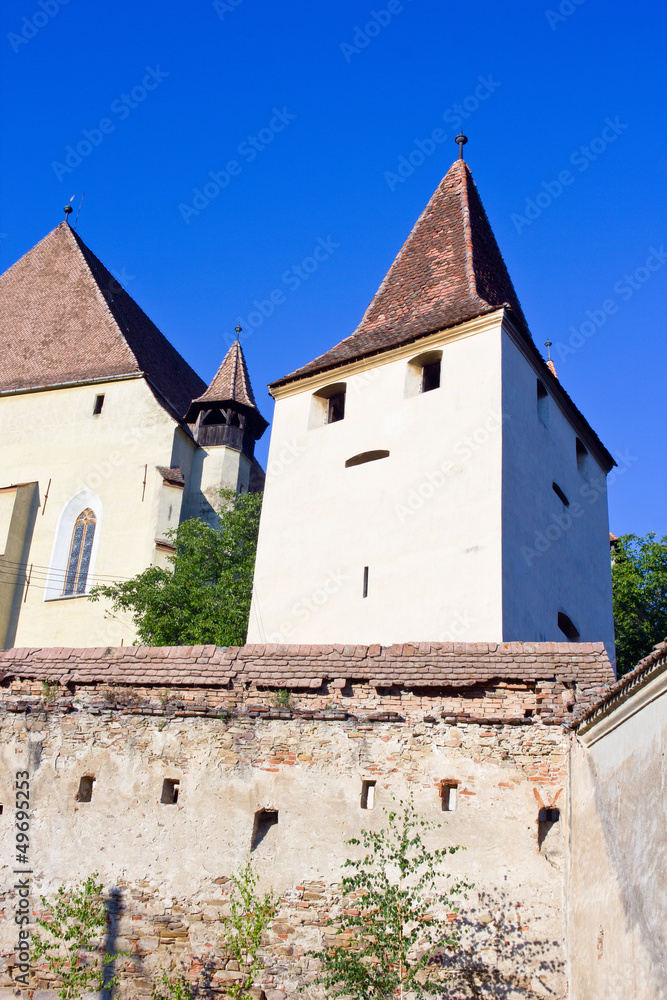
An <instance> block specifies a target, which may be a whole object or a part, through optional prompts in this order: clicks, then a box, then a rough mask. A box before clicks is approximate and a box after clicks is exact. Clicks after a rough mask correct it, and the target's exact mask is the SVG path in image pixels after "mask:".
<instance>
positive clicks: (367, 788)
mask: <svg viewBox="0 0 667 1000" xmlns="http://www.w3.org/2000/svg"><path fill="white" fill-rule="evenodd" d="M376 784H377V782H375V781H362V782H361V808H362V809H373V807H374V806H375V785H376Z"/></svg>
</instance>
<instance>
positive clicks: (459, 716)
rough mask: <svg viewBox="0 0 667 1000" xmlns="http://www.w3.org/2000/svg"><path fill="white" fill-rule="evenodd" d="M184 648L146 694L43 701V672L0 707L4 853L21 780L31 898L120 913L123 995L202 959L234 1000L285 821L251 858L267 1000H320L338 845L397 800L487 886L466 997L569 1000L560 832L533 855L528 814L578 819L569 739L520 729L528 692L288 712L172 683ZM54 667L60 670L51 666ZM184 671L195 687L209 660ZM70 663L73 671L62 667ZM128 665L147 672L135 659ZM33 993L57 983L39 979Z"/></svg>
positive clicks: (275, 840)
mask: <svg viewBox="0 0 667 1000" xmlns="http://www.w3.org/2000/svg"><path fill="white" fill-rule="evenodd" d="M205 648H206V647H198V649H200V650H201V649H205ZM195 649H197V648H195ZM82 652H83V653H90V654H91V655H95V653H96V651H92V650H91V651H82ZM174 652H175V658H174V659H173V660H172V658H171V652H170V651H160V650H156V651H150V650H149V651H147V659H146V660H145V661H144V667H145V668H146V669H147V670H148V671H149V672H150V674H151V676H152V677H153V680H152V681H151V682H150V683H148V684H146V683H144V684H142V683H141V682H140V681H139V682H138V683H136V684H132V685H119V684H118V683H114V682H112V683H111V684H108V685H103V684H81V683H77V682H70V684H69V690H67V689H61V690H62V693H61V695H60V697H58V698H56V699H55V700H54V701H52V702H50V703H49V704H45V703H44V701H43V699H40V695H41V680H40V678H39V676H35V677H34V678H33V679H32V680H30V679H25V680H18V679H17V680H14V681H12V683H11V685H10V686H9V687H7V684H5V690H4V691H3V692H2V702H1V704H0V761H1V762H2V763H1V766H0V799H1V801H3V802H4V803H5V811H4V815H3V820H5V822H4V823H3V825H2V837H1V848H2V857H3V858H4V859H7V858H11V857H12V856H13V851H14V836H15V831H14V829H13V810H12V808H11V803H12V800H13V794H14V793H13V779H14V775H15V773H16V772H17V771H24V770H27V771H28V773H29V781H30V789H31V821H30V822H31V834H30V836H31V841H30V843H31V854H30V867H31V869H32V873H31V875H30V886H31V900H32V906H33V909H34V911H35V912H36V913H38V912H39V894H40V893H43V894H46V895H49V896H50V895H52V894H53V893H54V892H55V891H56V889H57V887H58V886H59V885H60V884H61V883H63V882H64V883H66V884H68V885H72V884H73V883H74V882H75V881H76V880H77V879H81V878H83V877H85V876H87V875H88V874H90V873H91V872H92V871H97V872H99V874H100V878H101V880H102V881H103V882H104V884H105V886H106V887H107V889H108V890H111V889H112V888H115V889H116V890H117V891H118V892H119V894H120V901H121V903H122V906H123V912H122V915H121V919H120V924H119V937H118V939H117V941H116V946H117V947H118V948H120V949H125V950H127V951H130V952H132V956H133V957H132V958H131V959H129V960H127V961H124V962H123V963H122V969H123V985H122V988H121V993H120V996H121V997H122V998H127V1000H130V998H134V997H137V996H141V995H147V994H149V993H150V979H151V976H152V975H153V974H154V973H155V972H156V971H157V969H158V967H159V966H160V965H162V966H165V967H175V968H180V963H181V962H183V963H184V964H185V966H186V968H193V966H194V970H195V971H196V969H197V967H201V963H202V962H204V961H211V962H212V963H213V965H214V968H215V972H214V976H213V987H214V989H215V990H216V992H222V991H224V986H225V983H226V982H228V981H229V979H230V978H233V975H232V974H230V973H231V970H228V969H227V970H226V969H225V968H224V967H223V966H224V963H223V962H222V961H221V957H222V956H221V949H220V947H219V935H220V932H221V922H220V916H221V914H222V913H223V912H225V905H226V901H227V899H228V890H229V883H228V879H229V876H230V875H231V874H233V873H235V872H236V871H238V868H239V867H240V866H241V865H242V864H243V863H244V862H245V859H246V858H247V856H248V852H249V849H250V846H251V838H252V831H253V823H254V816H255V813H256V812H257V811H258V810H261V809H272V810H276V811H277V812H278V824H277V825H276V826H274V827H272V828H271V830H270V831H269V834H268V836H267V837H266V839H265V840H264V841H263V842H262V844H261V845H260V846H259V847H258V848H257V849H256V850H255V851H254V852H253V857H254V860H255V862H256V865H257V869H258V871H259V873H260V875H261V880H262V881H261V888H268V887H269V886H271V887H273V888H274V889H275V890H276V892H277V893H278V895H279V906H278V913H277V915H276V919H275V920H274V921H273V923H272V925H271V927H270V929H269V931H268V934H267V937H266V942H265V949H264V951H265V955H266V971H265V973H264V974H263V975H262V977H261V983H262V987H263V988H264V989H265V991H266V992H267V998H268V1000H285V998H286V997H287V998H289V997H296V996H298V995H305V996H306V997H313V998H315V997H318V998H319V997H323V992H322V991H321V990H318V989H317V988H315V987H314V986H313V979H314V978H315V975H316V972H317V962H316V960H314V959H312V957H310V956H309V955H308V954H307V953H308V952H309V951H310V950H311V949H317V948H319V947H320V946H321V944H322V941H323V939H324V933H325V925H326V921H327V918H328V916H329V914H333V915H335V914H336V913H337V912H339V909H340V905H341V900H340V896H339V894H338V889H337V886H338V882H339V878H340V875H341V870H340V866H341V864H342V862H343V861H344V860H345V859H346V858H347V857H348V856H349V851H350V848H348V847H346V845H345V843H344V842H345V840H346V839H349V838H350V837H353V836H356V835H358V833H359V831H360V829H361V828H362V827H364V828H367V829H376V830H377V829H380V828H381V827H382V825H383V824H384V823H386V819H385V817H384V814H383V812H382V809H383V807H387V806H389V805H391V804H392V799H391V796H392V795H393V796H396V797H397V798H399V799H405V798H406V797H407V796H408V795H409V794H410V793H412V794H413V795H414V800H415V804H416V806H417V808H418V811H419V813H420V815H421V816H422V817H423V818H424V819H427V820H429V821H431V822H433V823H436V824H438V823H439V824H441V828H440V829H439V830H436V831H434V832H432V833H429V834H427V837H426V839H427V843H428V845H429V846H430V847H442V846H444V845H453V844H460V845H462V846H464V847H465V848H466V850H465V851H460V852H458V853H457V854H454V855H452V856H451V865H450V871H451V873H452V874H453V876H460V877H463V878H465V879H467V880H468V881H471V882H474V883H475V888H474V889H473V890H472V891H471V893H470V897H469V899H468V900H467V901H465V900H464V901H463V902H462V903H461V908H460V915H459V916H458V917H453V922H454V925H455V926H456V927H458V928H459V929H460V930H461V931H462V932H463V942H464V944H463V949H462V954H461V956H460V958H459V959H458V961H457V963H456V964H457V967H458V968H459V969H460V970H463V971H464V972H465V975H459V978H458V979H457V980H456V981H457V983H458V984H459V990H458V991H457V995H459V996H462V997H466V996H473V995H479V992H476V993H473V992H472V989H471V987H470V983H471V982H477V983H479V982H484V983H485V984H486V992H485V994H484V995H488V996H498V997H501V996H502V997H503V998H505V1000H510V998H511V1000H518V998H519V997H524V996H525V995H526V992H525V991H526V990H527V989H530V990H532V991H533V993H532V995H533V996H538V997H540V996H543V997H547V996H548V997H554V996H562V995H564V992H565V989H566V984H565V977H564V952H563V946H562V940H563V914H562V864H563V862H562V844H561V842H560V835H559V832H558V831H554V836H553V838H552V840H551V843H550V844H549V847H548V851H547V850H546V849H545V848H544V845H543V847H542V850H540V848H539V846H538V823H537V817H538V809H539V801H538V800H540V799H543V800H545V801H552V800H553V799H554V798H557V799H558V803H559V806H560V808H561V810H562V815H563V817H564V818H565V817H566V816H567V809H568V807H567V792H566V788H565V761H566V756H565V753H566V740H567V738H566V736H565V735H564V734H563V731H562V729H561V727H560V726H559V725H558V724H556V725H549V724H545V722H544V721H542V720H540V719H537V720H531V719H527V720H526V719H524V720H523V721H522V722H520V721H519V719H520V718H521V716H523V714H524V713H525V711H526V710H527V709H526V706H528V705H530V706H531V709H530V710H531V711H533V712H534V711H535V709H536V702H535V693H534V690H531V686H530V684H522V683H520V682H518V683H514V684H513V683H502V682H501V683H498V682H488V683H485V684H481V686H480V687H478V689H477V690H476V692H474V693H473V692H472V691H471V692H461V691H459V692H455V691H453V690H452V689H451V688H449V689H447V688H442V687H439V688H435V687H434V688H432V689H423V690H421V691H415V690H408V689H406V688H405V687H403V686H401V685H398V686H396V687H394V688H393V689H392V690H387V691H385V692H382V691H379V690H377V689H376V688H374V687H372V686H370V685H369V684H368V683H367V682H361V681H359V682H351V683H349V684H347V685H346V687H345V689H343V688H340V687H338V688H336V687H332V686H331V685H329V687H328V689H327V687H326V686H322V685H320V687H317V688H316V687H314V683H313V684H311V685H310V687H305V688H301V689H298V690H294V692H293V701H292V706H291V708H276V706H275V694H276V691H275V688H274V689H267V688H262V687H255V686H254V685H253V686H252V687H250V688H249V686H248V685H247V684H245V683H240V684H237V683H236V682H234V683H230V684H229V686H228V687H226V688H225V687H221V686H218V687H217V688H216V687H212V688H205V687H201V686H200V687H194V686H190V687H189V686H188V685H187V682H186V683H180V684H179V685H178V686H174V685H173V682H172V683H170V682H169V679H168V678H169V674H172V675H173V674H174V671H177V672H178V671H179V670H180V676H181V678H183V677H184V675H185V670H184V669H183V666H181V664H180V662H179V660H178V656H179V651H178V650H175V651H174ZM528 652H529V651H528ZM52 653H53V658H52V659H51V660H50V661H48V662H49V663H50V667H51V669H54V668H56V667H57V666H58V662H59V661H58V657H59V656H60V654H61V651H59V650H55V651H52ZM65 655H66V654H65ZM338 655H339V654H338ZM526 655H528V653H526ZM533 655H534V654H533ZM158 656H166V657H168V659H167V660H166V661H162V664H161V663H160V662H159V661H158ZM181 656H182V657H183V665H185V664H186V663H189V667H188V672H192V673H194V672H196V666H195V662H196V656H197V653H196V652H194V651H188V650H184V651H182V652H181ZM151 657H153V659H152V660H151ZM46 662H47V661H46V659H45V663H46ZM93 662H94V661H93ZM170 662H172V663H173V667H172V669H171V671H167V670H166V669H164V670H163V669H162V667H163V668H166V667H168V666H169V663H170ZM3 666H4V667H5V668H6V667H7V664H4V663H3ZM62 667H63V668H64V669H66V670H67V671H71V670H72V669H73V670H74V674H72V673H69V674H68V676H74V675H75V674H76V665H75V664H73V663H72V662H69V663H67V662H63V664H62ZM157 667H161V669H160V670H156V668H157ZM135 669H137V670H138V671H139V673H140V672H141V671H142V669H143V668H142V666H141V665H140V663H139V661H138V660H137V666H136V668H135ZM161 673H162V674H163V675H164V678H165V681H166V683H165V684H164V685H163V684H161V683H160V682H159V681H158V680H157V678H158V676H159V675H160V674H161ZM318 683H320V682H318ZM560 687H562V685H558V687H557V689H556V691H555V692H553V684H552V685H551V688H548V689H549V691H550V695H549V697H551V698H555V699H556V700H558V699H559V695H558V689H559V688H560ZM542 704H544V702H543V703H542ZM485 717H487V721H485ZM84 775H89V776H91V777H94V784H93V794H92V800H91V801H90V802H87V803H84V802H80V801H77V798H76V795H77V791H78V788H79V781H80V779H81V777H82V776H84ZM166 778H167V779H171V780H178V781H179V794H178V801H177V803H176V804H174V805H165V804H162V803H161V802H160V799H161V794H162V787H163V781H164V780H165V779H166ZM364 779H365V780H374V781H376V783H377V784H376V798H375V805H374V808H373V809H372V810H369V809H366V810H364V809H362V808H361V783H362V780H364ZM443 781H451V782H458V789H457V791H458V794H457V796H456V808H455V810H454V811H451V812H443V810H442V798H441V794H440V790H441V785H442V783H443ZM11 867H12V866H11V865H9V864H7V862H6V861H5V862H4V868H3V869H2V878H1V881H0V907H1V908H2V909H3V912H4V914H5V919H4V920H3V921H2V922H1V923H0V952H1V954H2V957H3V962H4V964H3V965H1V966H0V987H2V988H4V989H6V990H7V991H8V992H7V996H9V991H10V990H11V989H12V988H13V987H14V986H15V985H16V984H15V981H14V979H13V976H14V974H15V971H16V970H15V969H14V968H13V965H12V962H13V957H12V950H13V948H14V945H15V943H16V926H15V924H14V922H13V913H14V908H15V906H16V892H15V890H14V888H13V887H14V885H15V879H16V876H15V875H14V874H13V873H12V871H11V870H10V869H11ZM443 885H444V883H443ZM473 969H476V970H477V971H476V972H475V973H474V974H473V971H472V970H473ZM490 975H493V976H494V977H495V978H494V979H493V980H491V979H489V978H488V977H489V976H490ZM492 982H493V983H494V984H495V985H491V983H492ZM466 983H467V984H468V986H466ZM33 985H34V986H35V987H37V988H42V989H44V988H47V987H49V986H50V987H51V988H52V983H50V982H49V981H48V980H47V979H46V978H45V977H44V976H43V975H42V976H38V977H36V978H35V979H34V980H33ZM302 991H303V992H302ZM23 995H24V996H27V993H26V992H24V993H23Z"/></svg>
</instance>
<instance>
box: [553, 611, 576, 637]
mask: <svg viewBox="0 0 667 1000" xmlns="http://www.w3.org/2000/svg"><path fill="white" fill-rule="evenodd" d="M558 628H559V629H560V630H561V632H562V633H563V635H565V636H566V637H567V638H568V639H569V640H570V642H578V641H579V629H578V628H577V627H576V625H575V624H574V622H573V621H572V619H571V618H568V616H567V615H566V614H565V613H564V612H562V611H559V612H558Z"/></svg>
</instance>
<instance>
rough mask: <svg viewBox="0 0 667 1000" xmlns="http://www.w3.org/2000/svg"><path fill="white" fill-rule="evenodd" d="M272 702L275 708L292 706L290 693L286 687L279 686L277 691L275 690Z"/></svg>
mask: <svg viewBox="0 0 667 1000" xmlns="http://www.w3.org/2000/svg"><path fill="white" fill-rule="evenodd" d="M273 704H274V705H275V706H276V708H292V707H293V706H292V695H291V693H290V692H289V691H288V690H287V689H286V688H281V689H280V690H279V691H276V694H275V697H274V699H273Z"/></svg>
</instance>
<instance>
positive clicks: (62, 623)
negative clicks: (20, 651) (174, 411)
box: [0, 379, 194, 646]
mask: <svg viewBox="0 0 667 1000" xmlns="http://www.w3.org/2000/svg"><path fill="white" fill-rule="evenodd" d="M100 394H104V396H105V399H104V405H103V408H102V412H101V413H100V414H99V415H97V416H94V415H93V407H94V403H95V397H96V396H97V395H100ZM0 406H1V411H0V412H1V414H2V426H3V458H4V465H3V470H4V471H3V476H4V477H5V484H6V485H9V484H10V483H12V482H26V481H31V480H34V481H37V482H38V483H39V500H40V510H39V512H38V514H37V517H36V520H35V528H34V533H33V539H32V545H31V548H30V552H29V555H28V556H27V561H28V564H29V566H30V565H32V574H31V579H30V585H29V586H28V588H27V594H26V597H25V603H23V604H22V606H21V615H20V620H19V625H18V630H17V633H16V637H15V640H14V641H15V644H16V645H26V646H39V645H44V646H50V645H54V644H67V645H91V644H98V645H100V646H106V645H119V644H120V643H121V641H123V642H124V643H128V642H132V640H133V638H134V630H133V628H132V626H131V623H130V622H129V620H128V619H126V618H123V617H122V616H117V617H114V618H110V617H105V604H104V603H103V602H102V603H98V604H93V603H91V602H89V601H88V600H87V599H86V598H85V597H74V598H62V599H56V600H46V601H45V600H44V596H45V592H48V593H53V592H54V591H53V588H54V586H55V583H54V578H53V577H54V574H52V579H51V583H50V584H49V583H48V574H49V567H51V568H52V569H53V566H52V557H53V555H54V551H55V550H56V549H58V550H59V549H62V548H63V544H64V548H66V549H67V550H68V545H69V542H68V540H65V542H64V543H62V544H61V542H59V541H58V537H57V528H58V523H59V519H60V518H61V515H63V512H64V510H65V508H66V507H67V505H68V504H69V503H70V501H72V499H73V498H74V497H75V496H76V495H77V494H79V493H83V495H84V497H86V496H90V495H93V496H95V497H97V498H99V503H100V508H101V518H102V521H101V525H100V527H99V531H98V530H96V539H95V542H96V546H97V551H96V554H95V560H94V566H93V567H92V573H91V574H90V576H89V582H93V583H94V582H110V581H112V580H115V579H124V578H125V579H127V578H129V577H131V576H133V575H134V574H135V573H137V572H139V571H141V570H143V569H145V568H146V567H147V566H149V565H150V564H151V562H152V560H153V556H154V551H155V537H156V527H157V520H158V511H159V504H160V495H161V490H162V477H161V476H160V474H159V473H158V472H157V470H156V466H157V465H163V466H167V467H169V466H170V465H171V464H172V458H173V452H174V447H175V434H174V431H175V428H176V423H175V421H174V420H173V418H172V417H170V416H169V414H167V412H166V411H165V410H164V409H163V408H162V406H161V405H160V404H159V403H158V402H157V400H156V399H155V397H154V395H153V393H152V392H151V390H150V388H149V387H148V386H147V385H146V383H145V382H144V380H143V379H125V380H118V381H109V382H104V383H98V384H95V385H88V386H73V387H71V388H67V389H58V390H49V391H44V392H33V393H22V394H16V395H12V396H6V397H3V399H2V400H1V401H0ZM178 433H182V432H178ZM191 447H192V448H194V445H191ZM181 450H182V451H183V448H181ZM144 479H145V486H144ZM3 485H4V484H3ZM84 491H88V492H87V493H85V492H84ZM82 509H83V505H82ZM74 516H76V515H74ZM59 558H60V561H61V565H59V566H57V567H56V569H58V570H59V574H60V580H61V581H62V579H63V573H64V568H65V563H66V558H67V556H66V555H65V556H64V557H63V556H62V554H61V555H60V556H59ZM29 566H28V572H30V569H29ZM91 577H92V579H91ZM61 586H62V584H61Z"/></svg>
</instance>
